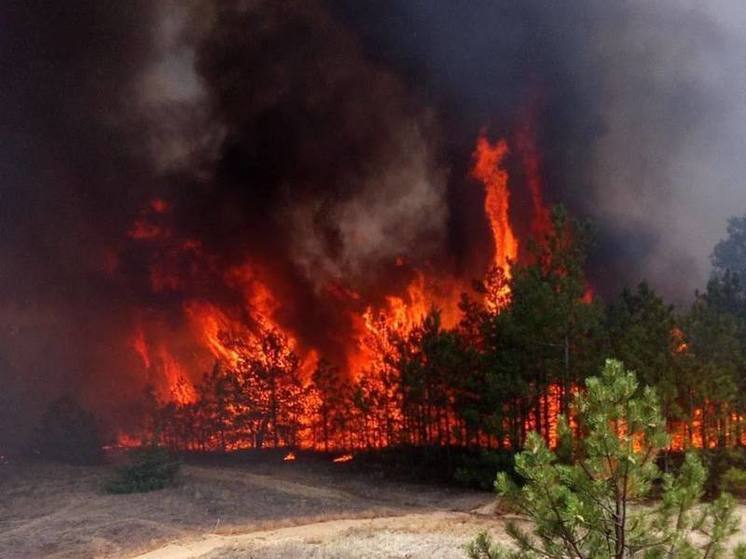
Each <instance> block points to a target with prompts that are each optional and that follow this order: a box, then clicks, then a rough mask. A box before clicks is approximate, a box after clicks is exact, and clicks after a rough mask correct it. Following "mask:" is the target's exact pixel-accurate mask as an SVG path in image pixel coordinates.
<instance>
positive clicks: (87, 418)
mask: <svg viewBox="0 0 746 559" xmlns="http://www.w3.org/2000/svg"><path fill="white" fill-rule="evenodd" d="M36 439H37V440H36V442H37V448H38V451H39V454H40V455H41V456H42V457H44V458H50V459H52V460H59V461H61V462H67V463H70V464H95V463H98V462H100V461H101V459H102V457H103V454H102V451H101V437H100V435H99V430H98V425H97V423H96V417H95V416H94V415H93V414H92V413H91V412H89V411H87V410H85V409H84V408H83V407H81V406H80V404H78V403H77V402H76V401H75V400H73V399H72V398H70V397H67V396H64V397H62V398H58V399H57V400H54V401H53V402H51V403H50V404H49V406H47V409H46V411H45V412H44V415H43V416H42V419H41V423H40V425H39V429H38V432H37V437H36Z"/></svg>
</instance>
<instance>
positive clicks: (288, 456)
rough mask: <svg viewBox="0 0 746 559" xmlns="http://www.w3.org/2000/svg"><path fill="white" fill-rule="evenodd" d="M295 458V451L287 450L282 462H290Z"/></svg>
mask: <svg viewBox="0 0 746 559" xmlns="http://www.w3.org/2000/svg"><path fill="white" fill-rule="evenodd" d="M294 460H295V452H288V453H287V454H286V455H285V458H283V459H282V461H283V462H292V461H294Z"/></svg>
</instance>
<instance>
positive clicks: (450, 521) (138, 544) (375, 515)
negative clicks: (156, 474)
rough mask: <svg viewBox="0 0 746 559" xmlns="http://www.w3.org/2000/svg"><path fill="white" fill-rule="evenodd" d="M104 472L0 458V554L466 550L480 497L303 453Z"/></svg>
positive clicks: (480, 519)
mask: <svg viewBox="0 0 746 559" xmlns="http://www.w3.org/2000/svg"><path fill="white" fill-rule="evenodd" d="M109 476H111V468H106V467H96V468H86V467H72V466H64V465H54V464H42V463H23V464H6V465H2V466H0V558H3V559H5V558H13V559H16V558H18V559H25V558H33V559H36V558H43V557H50V558H59V559H62V558H66V559H67V558H76V559H78V558H94V557H95V558H108V557H117V558H119V557H123V558H133V557H148V558H151V559H152V558H176V557H179V558H187V557H201V558H218V557H220V558H227V557H255V558H263V557H402V558H404V557H411V558H415V557H428V558H436V557H463V556H464V555H463V551H462V546H463V544H464V543H466V542H467V541H468V540H469V539H471V538H472V537H473V536H474V535H475V534H476V533H477V532H479V531H480V530H481V529H483V528H484V527H489V528H491V529H492V530H493V531H495V530H498V531H499V523H497V522H496V521H495V517H494V515H489V514H487V515H485V514H483V513H475V512H470V511H475V510H477V509H479V508H480V507H483V506H484V505H485V504H488V503H490V502H491V501H492V497H491V495H490V494H488V493H479V492H469V491H463V490H455V489H444V488H437V487H433V486H418V485H412V484H402V483H393V482H386V481H383V480H382V479H377V478H371V476H370V475H362V474H356V473H354V472H350V471H347V469H346V468H345V467H344V466H340V465H337V464H325V463H324V464H322V463H318V461H313V460H310V461H309V462H304V461H303V460H300V459H299V460H298V461H296V462H290V463H283V462H282V461H281V460H279V461H275V462H272V461H266V460H265V461H263V462H261V463H251V462H247V463H245V464H237V465H231V466H226V465H187V466H185V467H184V468H183V475H182V480H181V483H180V485H179V486H178V487H174V488H170V489H166V490H162V491H157V492H153V493H146V494H135V495H107V494H105V493H104V492H103V491H102V490H101V487H102V485H103V483H104V482H105V480H106V479H108V477H109Z"/></svg>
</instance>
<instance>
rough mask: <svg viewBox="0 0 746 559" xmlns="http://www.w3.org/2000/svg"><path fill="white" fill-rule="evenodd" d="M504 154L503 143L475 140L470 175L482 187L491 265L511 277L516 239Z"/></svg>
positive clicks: (505, 148) (481, 138)
mask: <svg viewBox="0 0 746 559" xmlns="http://www.w3.org/2000/svg"><path fill="white" fill-rule="evenodd" d="M507 154H508V144H507V143H506V142H505V140H502V139H501V140H498V141H497V142H495V143H494V144H491V143H490V141H489V140H488V139H487V137H486V136H485V135H484V134H483V135H481V136H480V137H479V139H478V140H477V147H476V151H475V152H474V167H473V168H472V171H471V175H472V177H473V178H475V179H477V180H478V181H480V182H482V184H483V185H484V190H485V196H484V212H485V214H486V216H487V220H488V221H489V225H490V230H491V232H492V240H493V242H494V250H495V252H494V258H493V261H494V264H495V265H497V266H499V267H500V268H502V269H503V270H504V271H505V275H506V276H507V277H510V265H511V263H512V262H515V260H516V259H517V257H518V239H516V237H515V235H514V234H513V229H512V227H511V226H510V215H509V214H510V190H509V189H508V172H507V171H506V170H505V169H504V168H503V166H502V165H503V160H504V159H505V157H506V156H507Z"/></svg>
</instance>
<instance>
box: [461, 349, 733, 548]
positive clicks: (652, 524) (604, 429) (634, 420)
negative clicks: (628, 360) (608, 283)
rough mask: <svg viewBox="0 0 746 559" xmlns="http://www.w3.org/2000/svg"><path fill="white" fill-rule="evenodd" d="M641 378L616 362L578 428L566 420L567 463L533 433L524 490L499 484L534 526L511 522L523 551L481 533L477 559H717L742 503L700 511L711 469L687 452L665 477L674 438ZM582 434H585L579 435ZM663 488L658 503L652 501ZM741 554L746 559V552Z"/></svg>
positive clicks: (586, 395) (724, 500)
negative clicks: (661, 462)
mask: <svg viewBox="0 0 746 559" xmlns="http://www.w3.org/2000/svg"><path fill="white" fill-rule="evenodd" d="M638 389H639V387H638V384H637V380H636V378H635V375H634V374H633V373H630V372H627V371H625V370H624V367H623V365H622V363H620V362H618V361H613V360H609V361H607V362H606V366H605V367H604V369H603V370H602V373H601V376H600V377H598V378H589V379H588V380H587V381H586V390H585V391H584V392H581V393H580V394H578V395H577V396H576V398H575V402H574V412H575V418H576V420H577V426H575V427H573V428H570V426H569V425H568V423H567V421H565V420H564V418H560V426H559V433H560V437H561V439H562V440H563V441H564V444H563V445H561V446H562V447H563V449H565V450H566V451H567V456H564V457H563V460H559V459H558V457H557V455H556V454H555V453H554V452H552V451H551V450H550V449H549V448H547V446H546V444H545V443H544V441H543V439H542V438H541V436H539V435H538V434H537V433H531V434H530V435H529V436H528V438H527V441H526V447H525V450H524V451H523V452H521V453H519V454H517V455H516V458H515V469H516V472H517V474H518V475H519V476H521V477H522V478H523V481H524V484H523V486H522V487H519V486H517V485H515V484H514V483H513V482H512V481H511V479H510V477H509V476H508V475H507V474H505V473H504V472H501V473H500V474H498V477H497V481H496V483H495V486H496V488H497V490H498V492H499V493H501V494H502V495H504V496H505V497H507V499H508V500H509V502H510V503H512V504H513V506H514V507H515V508H516V509H517V510H518V511H520V512H521V513H523V514H524V515H525V516H526V517H527V518H528V519H529V520H530V521H531V523H532V529H531V531H530V532H528V531H525V530H523V529H522V528H520V527H519V526H518V525H517V524H515V523H509V524H508V527H507V532H508V534H509V535H510V536H511V538H512V539H513V543H514V544H515V548H512V549H508V548H505V547H502V546H496V545H494V544H493V543H492V542H491V541H490V539H489V537H487V536H486V535H484V534H483V535H481V536H480V537H479V538H478V539H476V540H475V541H474V542H472V543H471V544H470V545H469V546H468V548H467V552H468V554H469V556H470V557H471V558H472V559H538V558H547V559H590V558H593V559H633V558H635V559H636V558H639V559H662V558H673V557H676V558H679V559H717V558H722V557H724V556H725V552H726V548H725V542H726V540H727V539H728V538H729V537H730V536H731V535H733V534H735V533H736V532H737V530H738V520H737V518H736V517H735V515H734V509H735V502H734V500H733V498H732V497H730V496H728V495H726V494H723V495H721V496H720V497H718V498H717V499H715V500H714V501H712V503H710V504H707V505H701V504H700V503H699V500H700V498H701V497H702V495H703V493H704V484H705V481H706V478H707V471H706V469H705V467H704V466H703V465H702V462H701V461H700V459H699V458H698V457H697V456H696V455H695V454H688V455H686V457H685V459H684V463H683V464H682V466H681V468H680V470H679V472H678V474H677V475H676V476H674V475H671V474H664V473H662V472H661V470H660V469H659V468H658V466H657V465H656V456H657V454H658V452H659V451H660V450H661V449H664V448H666V446H667V443H668V436H667V434H666V431H665V422H664V420H663V418H662V416H661V413H660V406H659V404H658V399H657V397H656V395H655V392H654V391H653V390H652V389H650V388H645V389H643V390H641V391H640V390H638ZM577 434H579V435H580V436H576V435H577ZM658 481H661V484H662V491H661V498H660V500H659V502H658V503H656V504H653V503H650V502H648V501H647V499H648V498H649V497H650V495H651V493H652V491H653V487H654V484H655V483H656V482H658ZM735 553H736V555H735V556H736V557H738V558H742V557H746V548H740V549H738V550H737V551H736V552H735Z"/></svg>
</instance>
